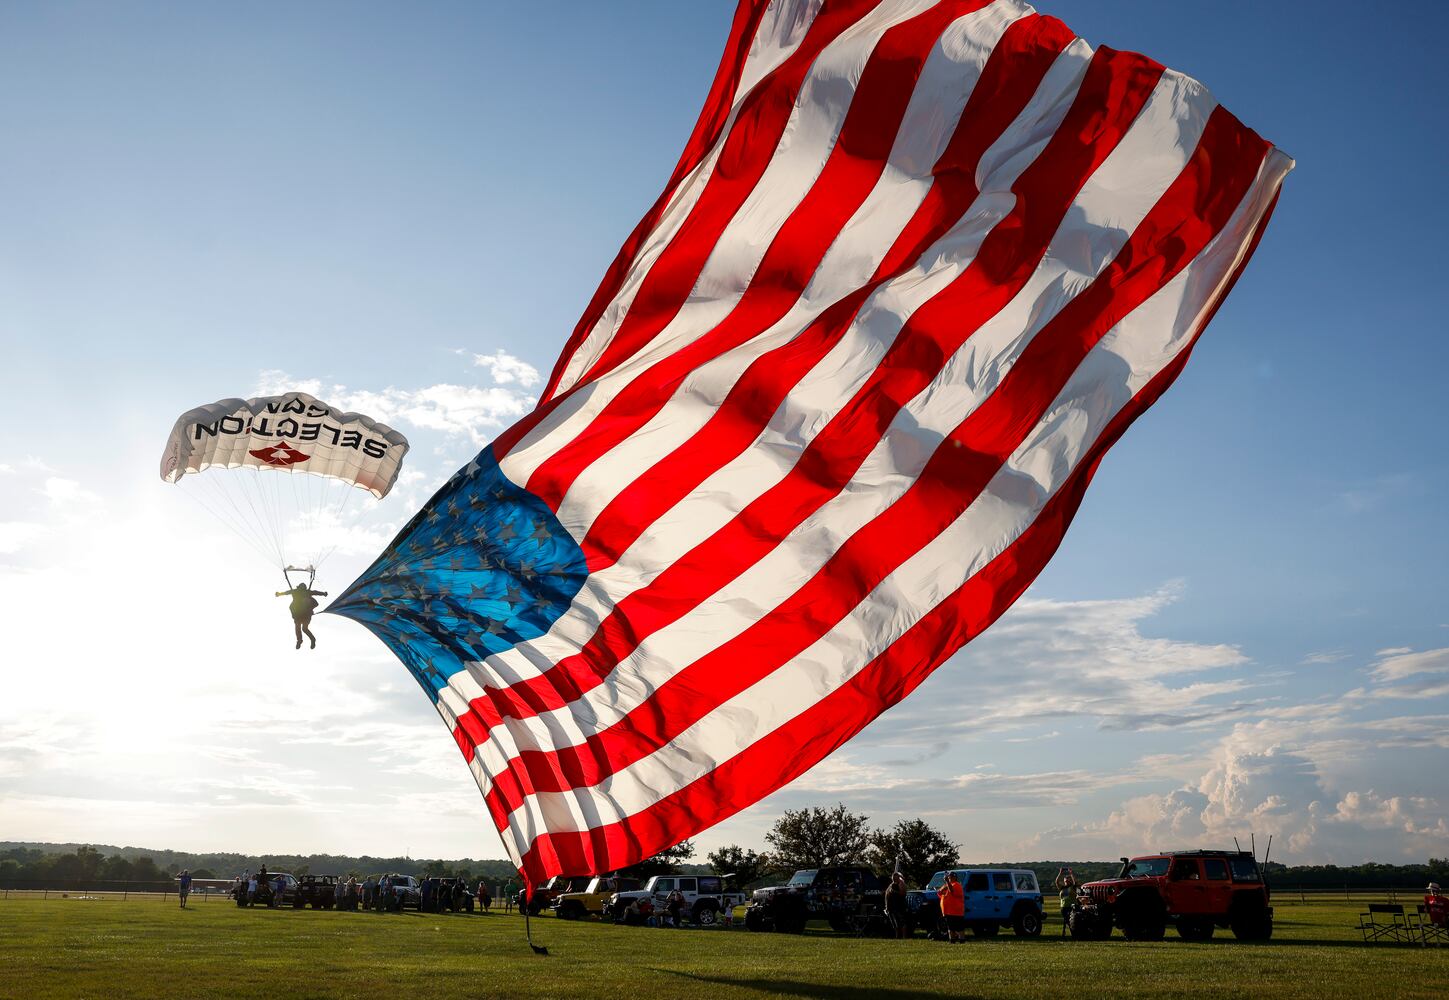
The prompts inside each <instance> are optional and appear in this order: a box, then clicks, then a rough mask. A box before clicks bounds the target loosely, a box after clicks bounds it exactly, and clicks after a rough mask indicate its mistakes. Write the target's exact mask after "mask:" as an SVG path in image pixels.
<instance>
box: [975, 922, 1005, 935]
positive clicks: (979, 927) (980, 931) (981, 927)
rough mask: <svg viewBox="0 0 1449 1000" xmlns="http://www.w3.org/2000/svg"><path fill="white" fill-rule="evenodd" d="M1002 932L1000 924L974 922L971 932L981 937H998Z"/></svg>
mask: <svg viewBox="0 0 1449 1000" xmlns="http://www.w3.org/2000/svg"><path fill="white" fill-rule="evenodd" d="M1000 932H1001V925H1000V924H972V925H971V933H972V934H974V935H976V936H977V937H979V938H988V937H996V935H997V934H999V933H1000Z"/></svg>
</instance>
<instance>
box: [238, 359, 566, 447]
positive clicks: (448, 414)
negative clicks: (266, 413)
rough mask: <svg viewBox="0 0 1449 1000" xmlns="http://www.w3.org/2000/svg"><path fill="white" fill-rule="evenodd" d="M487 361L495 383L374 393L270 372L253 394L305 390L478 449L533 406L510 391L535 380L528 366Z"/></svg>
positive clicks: (510, 361)
mask: <svg viewBox="0 0 1449 1000" xmlns="http://www.w3.org/2000/svg"><path fill="white" fill-rule="evenodd" d="M479 357H480V358H481V357H483V356H481V355H480V356H479ZM487 361H488V362H489V364H490V365H491V367H489V371H490V374H491V376H492V379H493V382H494V384H493V385H491V386H472V385H453V384H451V383H447V382H441V383H438V384H436V385H430V386H424V387H423V388H421V389H399V388H396V387H393V386H389V387H388V388H386V389H381V390H376V391H374V390H367V389H349V388H348V387H347V386H345V385H341V384H335V383H334V384H324V383H323V382H322V380H320V379H315V378H312V379H299V378H296V377H294V376H292V375H289V374H288V373H286V372H284V371H279V370H276V369H269V370H266V371H263V372H261V373H260V374H259V375H258V377H257V384H256V387H255V390H254V391H255V392H256V394H257V395H259V396H272V395H278V394H280V393H284V392H305V393H308V394H309V395H313V396H316V397H317V398H319V399H321V400H323V401H324V402H326V403H327V404H328V405H330V406H335V407H338V408H339V409H343V410H350V411H354V412H358V413H365V414H367V415H368V416H370V417H373V418H374V419H376V420H380V421H382V422H383V423H386V424H389V425H392V426H396V427H399V428H404V429H406V428H415V429H422V430H428V431H438V432H440V433H443V434H446V435H450V436H461V437H466V438H468V439H469V440H470V441H472V442H473V443H474V444H475V445H482V444H484V443H485V442H486V441H487V440H488V439H489V438H490V437H491V436H492V434H493V433H494V432H496V431H498V430H501V429H502V428H503V427H505V426H507V425H508V424H511V423H513V422H514V421H515V420H517V419H518V418H519V417H522V416H523V415H524V414H526V413H528V412H529V411H530V410H531V409H533V407H534V406H535V405H536V404H537V402H538V400H537V399H535V398H534V397H533V396H530V395H528V394H526V393H524V392H521V391H519V390H518V389H515V388H513V386H514V385H521V386H524V387H527V386H529V385H532V384H534V383H535V382H537V381H538V373H537V372H536V371H535V370H534V369H533V368H532V366H530V365H528V364H526V363H525V362H523V361H520V360H519V359H517V358H514V357H512V356H511V355H509V354H506V353H504V352H503V351H499V352H497V354H496V355H494V356H489V357H488V358H487ZM477 363H478V364H480V365H483V364H484V362H483V361H479V362H477ZM485 367H487V366H485Z"/></svg>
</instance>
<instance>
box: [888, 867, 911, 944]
mask: <svg viewBox="0 0 1449 1000" xmlns="http://www.w3.org/2000/svg"><path fill="white" fill-rule="evenodd" d="M885 915H886V919H887V920H889V921H890V925H891V930H892V931H894V932H895V936H896V938H897V939H899V938H903V937H905V936H906V877H905V876H904V875H902V874H901V873H900V872H895V873H894V874H892V875H891V884H890V885H888V886H886V891H885Z"/></svg>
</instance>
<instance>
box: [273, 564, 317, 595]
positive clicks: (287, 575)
mask: <svg viewBox="0 0 1449 1000" xmlns="http://www.w3.org/2000/svg"><path fill="white" fill-rule="evenodd" d="M293 573H306V574H307V589H308V590H311V589H312V584H313V583H315V582H317V568H316V567H315V566H286V567H283V569H282V578H283V579H285V580H286V581H287V589H288V590H295V589H296V587H295V586H293V584H292V576H291V574H293Z"/></svg>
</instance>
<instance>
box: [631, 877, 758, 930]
mask: <svg viewBox="0 0 1449 1000" xmlns="http://www.w3.org/2000/svg"><path fill="white" fill-rule="evenodd" d="M676 889H677V890H679V893H680V894H681V895H682V896H683V897H684V913H685V916H686V919H688V920H690V921H691V922H692V923H696V924H698V925H700V926H701V927H709V926H711V925H713V924H714V923H715V921H717V920H718V919H719V917H720V914H721V913H723V912H725V911H726V910H733V909H734V908H735V907H736V906H739V905H740V904H741V903H743V902H744V901H745V895H744V893H742V892H740V891H738V890H736V889H730V888H727V887H726V883H725V880H724V879H723V878H722V877H720V876H719V875H655V876H654V877H653V878H651V879H650V880H649V881H648V882H646V883H645V884H644V888H642V889H636V890H633V891H629V892H616V893H614V895H613V896H611V897H610V898H609V905H608V909H607V910H606V912H607V913H609V914H611V915H613V916H615V917H616V918H617V917H619V916H620V915H622V914H623V912H624V911H625V910H626V909H628V908H629V904H630V903H631V902H632V901H634V900H636V899H650V900H652V901H653V903H654V908H655V910H656V911H657V912H663V911H664V909H665V907H666V906H667V905H668V901H669V894H670V893H672V892H674V891H675V890H676Z"/></svg>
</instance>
